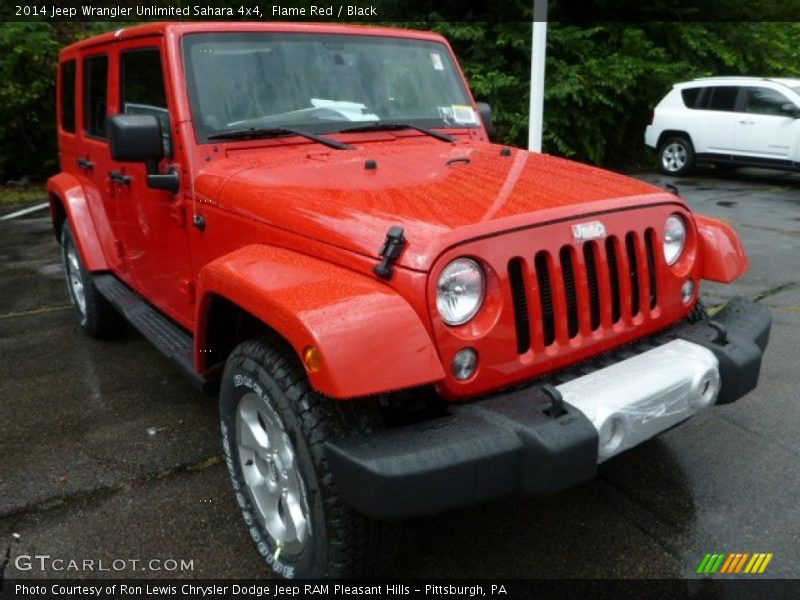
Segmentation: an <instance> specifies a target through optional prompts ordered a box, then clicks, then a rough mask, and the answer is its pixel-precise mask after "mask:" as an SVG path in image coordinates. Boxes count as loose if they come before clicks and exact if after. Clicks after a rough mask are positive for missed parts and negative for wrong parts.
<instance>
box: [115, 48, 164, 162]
mask: <svg viewBox="0 0 800 600" xmlns="http://www.w3.org/2000/svg"><path fill="white" fill-rule="evenodd" d="M120 73H121V75H120V81H121V84H122V90H121V95H122V112H124V113H125V114H128V115H153V116H155V117H156V118H157V119H158V120H159V121H161V131H162V133H163V136H164V156H172V142H171V136H170V119H169V111H168V110H167V94H166V88H165V86H164V73H163V71H162V70H161V53H160V52H159V51H158V50H157V49H156V48H147V49H143V50H132V51H130V52H125V53H124V54H123V55H122V58H121V63H120Z"/></svg>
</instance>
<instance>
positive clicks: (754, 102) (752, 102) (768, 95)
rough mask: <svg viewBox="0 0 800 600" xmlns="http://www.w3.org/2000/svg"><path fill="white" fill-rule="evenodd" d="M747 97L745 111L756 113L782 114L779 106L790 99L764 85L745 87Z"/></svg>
mask: <svg viewBox="0 0 800 600" xmlns="http://www.w3.org/2000/svg"><path fill="white" fill-rule="evenodd" d="M746 91H747V99H746V101H745V111H747V112H749V113H754V114H757V115H784V112H783V111H782V110H781V106H783V105H784V104H786V103H787V102H788V103H790V104H794V103H793V102H790V100H789V99H788V98H787V97H786V96H784V95H783V94H781V93H780V92H776V91H775V90H771V89H769V88H765V87H752V88H747V90H746Z"/></svg>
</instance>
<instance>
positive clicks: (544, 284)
mask: <svg viewBox="0 0 800 600" xmlns="http://www.w3.org/2000/svg"><path fill="white" fill-rule="evenodd" d="M534 264H535V266H536V283H537V284H538V286H539V305H540V306H541V307H542V332H543V335H544V345H545V346H549V345H551V344H552V343H553V342H554V341H556V320H555V315H554V314H553V290H552V289H551V287H550V265H549V260H548V256H547V252H544V251H542V252H539V253H537V254H536V258H535V259H534Z"/></svg>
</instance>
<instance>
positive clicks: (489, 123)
mask: <svg viewBox="0 0 800 600" xmlns="http://www.w3.org/2000/svg"><path fill="white" fill-rule="evenodd" d="M477 104H478V112H479V113H480V115H481V121H483V126H484V127H485V128H486V133H488V134H489V137H492V135H494V121H493V120H492V107H491V106H489V104H488V103H486V102H478V103H477Z"/></svg>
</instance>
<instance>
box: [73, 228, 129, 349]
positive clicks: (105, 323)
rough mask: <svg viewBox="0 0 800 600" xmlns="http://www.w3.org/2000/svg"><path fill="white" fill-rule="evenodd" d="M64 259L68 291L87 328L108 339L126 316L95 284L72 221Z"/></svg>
mask: <svg viewBox="0 0 800 600" xmlns="http://www.w3.org/2000/svg"><path fill="white" fill-rule="evenodd" d="M61 260H62V261H63V263H64V275H65V277H66V280H67V292H68V293H69V299H70V301H71V302H72V306H73V307H74V308H75V314H76V316H77V317H78V322H79V323H80V326H81V327H82V328H83V330H84V331H85V332H86V333H88V334H89V335H90V336H92V337H94V338H108V337H111V336H113V335H114V334H116V333H118V332H119V330H120V329H121V327H122V317H121V316H120V314H119V313H118V312H117V311H116V309H115V308H114V307H113V306H112V305H111V304H110V303H109V302H108V300H106V299H105V298H104V297H103V296H102V294H100V292H99V291H98V290H97V287H96V286H95V285H94V281H93V280H92V276H91V275H90V274H89V272H88V271H87V270H86V267H84V265H83V260H82V259H81V256H80V252H78V247H77V245H76V244H75V236H74V235H73V233H72V228H71V227H70V224H69V222H65V223H64V226H63V228H62V229H61Z"/></svg>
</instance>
